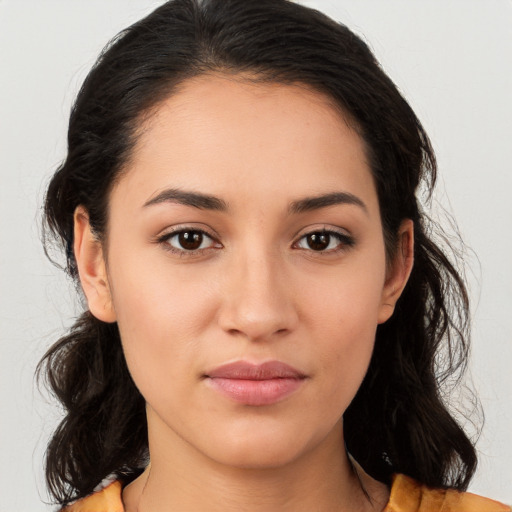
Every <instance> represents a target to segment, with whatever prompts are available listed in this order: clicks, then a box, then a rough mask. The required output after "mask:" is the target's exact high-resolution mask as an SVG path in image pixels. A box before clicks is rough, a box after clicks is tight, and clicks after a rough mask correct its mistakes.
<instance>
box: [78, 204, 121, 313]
mask: <svg viewBox="0 0 512 512" xmlns="http://www.w3.org/2000/svg"><path fill="white" fill-rule="evenodd" d="M73 249H74V254H75V260H76V263H77V267H78V274H79V276H80V283H81V285H82V289H83V291H84V294H85V297H86V299H87V304H88V306H89V310H90V312H91V313H92V314H93V315H94V316H95V317H96V318H97V319H98V320H102V321H103V322H115V321H116V314H115V310H114V307H113V304H112V297H111V293H110V286H109V283H108V276H107V267H106V264H105V259H104V257H103V247H102V244H101V243H100V241H99V240H98V239H97V238H96V236H95V235H94V233H93V232H92V230H91V226H90V223H89V214H88V212H87V210H86V209H85V208H84V207H83V206H78V207H77V208H76V210H75V213H74V246H73Z"/></svg>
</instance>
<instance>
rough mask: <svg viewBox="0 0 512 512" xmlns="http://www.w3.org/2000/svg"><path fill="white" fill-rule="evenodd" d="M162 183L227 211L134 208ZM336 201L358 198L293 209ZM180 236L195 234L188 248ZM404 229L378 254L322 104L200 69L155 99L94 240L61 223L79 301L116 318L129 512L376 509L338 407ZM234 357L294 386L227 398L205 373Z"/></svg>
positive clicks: (362, 172) (360, 363) (362, 177)
mask: <svg viewBox="0 0 512 512" xmlns="http://www.w3.org/2000/svg"><path fill="white" fill-rule="evenodd" d="M168 189H172V190H179V191H191V192H195V193H201V194H208V195H209V196H215V197H216V198H218V199H219V200H220V201H222V202H223V204H224V205H225V206H226V207H227V208H226V210H225V211H220V210H211V209H205V208H200V207H196V206H191V205H185V204H180V203H179V202H176V201H175V200H173V201H171V200H168V201H158V202H155V203H154V204H150V205H146V206H144V205H145V204H146V203H148V202H151V200H155V198H156V197H158V196H159V194H161V193H162V192H163V191H165V190H168ZM335 192H336V193H338V192H342V193H344V194H350V195H351V196H350V197H356V198H357V199H358V201H359V202H360V204H355V203H354V202H352V203H346V202H342V203H339V204H332V205H330V206H326V207H319V208H318V207H317V208H314V209H310V210H307V211H300V212H297V211H290V204H292V203H293V202H297V201H300V200H302V199H304V198H306V197H308V198H309V197H316V196H319V195H324V194H332V193H335ZM317 206H318V205H317ZM180 229H181V230H182V229H188V231H189V232H190V231H193V230H203V231H204V232H206V233H208V236H206V235H203V242H202V245H201V246H200V248H199V250H197V251H195V252H190V251H189V252H187V251H185V250H184V249H183V248H182V246H180V243H179V238H178V236H177V235H173V234H172V232H173V230H174V232H175V231H176V230H180ZM412 229H413V228H412V223H411V222H410V221H408V220H406V221H404V222H403V223H402V226H401V228H400V232H399V237H398V238H399V244H400V246H399V247H398V250H397V256H396V258H395V259H394V261H392V262H389V261H386V253H385V247H384V238H383V233H382V224H381V219H380V213H379V204H378V199H377V193H376V189H375V185H374V182H373V178H372V176H371V172H370V169H369V166H368V163H367V160H366V157H365V148H364V143H363V141H362V140H361V138H360V137H359V136H358V134H357V133H356V132H355V131H354V130H353V129H351V128H350V126H349V125H348V124H347V123H346V122H345V120H344V118H343V117H342V115H341V114H340V113H339V111H338V110H336V109H335V108H334V107H333V106H332V105H331V104H330V102H329V100H328V99H327V98H326V97H324V96H323V95H321V94H320V93H318V92H314V91H311V90H309V89H307V88H305V87H302V86H295V85H279V84H251V83H249V82H248V81H246V80H244V79H243V77H226V76H222V75H208V76H201V77H198V78H196V79H193V80H189V81H188V82H186V83H185V84H183V86H182V88H180V90H179V92H177V93H176V94H174V95H173V96H171V97H170V98H168V99H167V100H165V101H164V102H163V103H161V104H160V105H159V106H158V108H157V109H156V110H155V112H154V113H153V114H152V115H151V116H150V118H149V120H147V121H146V122H145V124H144V125H143V126H141V135H140V137H139V140H138V142H137V144H136V147H135V151H134V154H133V157H132V158H131V160H130V162H129V164H128V166H127V168H126V170H125V173H124V174H123V176H122V178H121V179H120V180H119V182H118V183H117V184H116V185H115V187H114V188H113V190H112V192H111V197H110V204H109V219H108V236H107V239H106V241H105V243H104V244H100V243H99V242H98V241H97V240H96V238H95V237H94V236H93V235H92V234H91V231H90V228H89V221H88V217H87V211H86V210H85V209H84V208H82V207H79V208H77V210H76V212H75V255H76V258H77V262H78V267H79V273H80V278H81V282H82V286H83V289H84V292H85V294H86V297H87V300H88V305H89V308H90V310H91V312H92V313H93V314H94V315H95V316H96V317H98V318H99V319H101V320H104V321H107V322H113V321H117V322H118V325H119V329H120V332H121V338H122V342H123V348H124V351H125V355H126V360H127V364H128V367H129V369H130V372H131V374H132V376H133V379H134V381H135V383H136V385H137V386H138V388H139V389H140V391H141V393H142V394H143V396H144V397H145V399H146V402H147V419H148V428H149V446H150V455H151V464H150V467H149V468H148V469H147V470H146V472H145V473H144V474H143V475H142V476H141V477H140V478H139V479H138V480H136V481H135V482H134V483H133V484H131V485H130V486H128V487H127V488H126V489H125V491H124V494H123V499H124V501H125V506H126V509H127V511H128V512H132V511H135V510H139V512H141V511H142V512H144V511H148V510H151V511H152V512H159V511H163V510H165V511H169V510H193V511H196V510H197V511H199V510H209V511H212V510H222V511H227V510H237V511H240V510H244V511H256V510H258V511H259V510H261V511H266V512H269V511H274V510H275V511H278V510H279V511H287V510H293V511H295V512H298V511H302V510H308V511H311V510H318V511H331V512H332V511H333V510H339V511H344V510H361V511H364V510H382V508H383V507H384V506H385V503H386V501H387V498H388V496H389V492H388V489H387V488H386V487H385V486H384V485H383V484H380V483H378V482H376V481H374V480H373V479H371V478H370V477H369V476H367V475H365V474H364V472H363V471H362V470H360V471H359V472H360V475H361V479H362V480H363V485H364V487H365V488H366V490H367V491H368V493H369V494H370V496H371V497H372V500H373V501H372V502H369V501H368V500H367V499H366V498H365V496H364V494H363V492H362V490H361V485H360V484H359V481H358V479H357V478H356V476H355V473H354V470H353V468H352V466H351V465H350V463H349V460H348V458H347V455H346V452H345V449H344V442H343V413H344V411H345V410H346V408H347V406H348V405H349V403H350V401H351V400H352V398H353V397H354V395H355V393H356V392H357V389H358V388H359V386H360V384H361V381H362V379H363V377H364V375H365V372H366V370H367V367H368V364H369V361H370V357H371V353H372V350H373V345H374V338H375V330H376V327H377V325H378V324H379V323H382V322H385V321H386V320H387V319H388V318H389V317H390V316H391V314H392V312H393V307H394V304H395V303H396V300H397V299H398V298H399V296H400V293H401V291H402V290H403V287H404V286H405V283H406V281H407V278H408V276H409V273H410V270H411V267H412V239H413V237H412ZM323 230H332V231H335V232H336V233H340V234H341V237H337V236H336V235H335V234H331V235H330V239H329V244H328V246H327V248H326V249H325V250H313V249H312V248H311V245H310V244H309V243H308V240H310V239H308V238H307V235H308V234H310V233H315V232H316V233H318V232H322V231H323ZM315 247H317V246H315ZM238 360H244V361H249V362H252V363H261V362H265V361H269V360H278V361H282V362H285V363H287V364H289V365H291V366H293V367H295V368H296V369H298V370H300V371H301V372H302V373H303V374H305V375H306V378H305V379H304V380H303V381H302V383H301V385H300V387H299V388H298V390H297V391H295V392H294V393H292V394H291V395H290V396H287V397H286V398H284V399H283V400H280V401H278V402H277V403H273V404H270V405H264V406H249V405H246V404H241V403H238V402H235V401H233V400H231V399H230V398H228V397H225V396H223V395H221V394H220V393H218V392H217V391H215V389H213V388H212V387H211V386H209V385H208V379H205V378H204V375H205V374H207V373H208V372H209V371H210V370H211V369H212V368H215V367H217V366H219V365H222V364H225V363H229V362H233V361H238Z"/></svg>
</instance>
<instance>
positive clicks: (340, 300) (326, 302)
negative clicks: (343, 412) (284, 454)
mask: <svg viewBox="0 0 512 512" xmlns="http://www.w3.org/2000/svg"><path fill="white" fill-rule="evenodd" d="M371 268H372V267H366V268H364V269H361V270H355V269H354V270H351V271H350V272H346V273H343V275H341V274H340V275H337V276H335V277H334V276H333V277H332V279H329V280H328V281H327V282H326V283H324V286H323V287H318V282H317V283H316V285H315V286H314V287H313V286H309V287H308V286H307V285H306V286H304V288H305V289H309V290H310V293H309V294H307V296H306V295H305V301H307V302H306V304H305V311H307V316H306V320H305V323H306V325H307V326H308V330H309V331H310V332H311V333H312V338H313V340H314V341H313V344H314V347H315V352H316V354H317V357H318V362H319V369H318V370H319V372H322V373H323V374H324V375H325V376H326V379H325V381H324V384H325V393H326V396H330V397H331V399H332V400H336V401H337V402H338V403H339V401H340V400H341V401H342V402H343V403H342V406H343V407H344V408H346V407H347V406H348V404H349V403H350V401H351V399H352V398H353V396H354V395H355V393H356V392H357V389H358V388H359V386H360V384H361V382H362V380H363V378H364V375H365V373H366V371H367V368H368V365H369V362H370V359H371V355H372V352H373V347H374V343H375V333H376V329H377V325H378V315H379V311H380V303H381V296H382V286H383V282H384V279H385V275H384V271H381V270H379V269H381V268H384V265H378V264H376V262H374V267H373V269H375V270H373V271H372V270H369V269H371ZM310 284H312V283H310Z"/></svg>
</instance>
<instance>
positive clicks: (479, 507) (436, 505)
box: [63, 475, 512, 512]
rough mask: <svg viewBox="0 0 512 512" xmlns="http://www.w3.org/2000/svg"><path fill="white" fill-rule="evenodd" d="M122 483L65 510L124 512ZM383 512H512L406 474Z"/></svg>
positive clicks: (398, 479)
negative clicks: (427, 485)
mask: <svg viewBox="0 0 512 512" xmlns="http://www.w3.org/2000/svg"><path fill="white" fill-rule="evenodd" d="M121 491H122V487H121V483H120V482H113V483H111V484H110V485H108V486H107V487H105V489H103V490H101V491H99V492H96V493H94V494H92V495H91V496H87V497H86V498H84V499H82V500H79V501H77V502H76V503H73V504H72V505H70V506H69V507H66V508H65V509H64V510H63V512H124V506H123V502H122V499H121ZM382 512H512V509H511V508H510V507H509V506H507V505H503V504H502V503H499V502H497V501H494V500H490V499H488V498H483V497H482V496H477V495H476V494H472V493H469V492H458V491H455V490H440V489H430V488H428V487H426V486H424V485H422V484H420V483H418V482H416V481H415V480H413V479H412V478H409V477H408V476H405V475H395V476H394V477H393V485H392V486H391V494H390V497H389V501H388V504H387V505H386V507H385V508H384V510H383V511H382Z"/></svg>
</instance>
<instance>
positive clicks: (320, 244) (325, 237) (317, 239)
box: [307, 233, 331, 251]
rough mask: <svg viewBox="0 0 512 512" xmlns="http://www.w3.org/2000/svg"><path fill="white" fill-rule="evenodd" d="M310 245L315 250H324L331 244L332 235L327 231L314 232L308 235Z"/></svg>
mask: <svg viewBox="0 0 512 512" xmlns="http://www.w3.org/2000/svg"><path fill="white" fill-rule="evenodd" d="M307 240H308V245H309V247H310V249H313V250H314V251H323V250H324V249H326V248H327V247H328V246H329V242H330V241H331V237H330V235H329V234H327V233H312V234H311V235H308V239H307Z"/></svg>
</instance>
